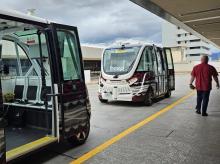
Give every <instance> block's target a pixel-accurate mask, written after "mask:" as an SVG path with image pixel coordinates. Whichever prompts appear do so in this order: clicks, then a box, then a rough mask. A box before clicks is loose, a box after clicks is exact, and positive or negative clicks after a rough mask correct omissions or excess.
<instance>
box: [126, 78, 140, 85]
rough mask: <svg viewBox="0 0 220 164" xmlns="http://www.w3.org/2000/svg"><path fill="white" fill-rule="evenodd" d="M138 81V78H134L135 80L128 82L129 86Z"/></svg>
mask: <svg viewBox="0 0 220 164" xmlns="http://www.w3.org/2000/svg"><path fill="white" fill-rule="evenodd" d="M137 81H138V78H137V77H133V78H131V79H129V80H128V83H129V85H132V84H134V83H135V82H137Z"/></svg>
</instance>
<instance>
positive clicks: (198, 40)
mask: <svg viewBox="0 0 220 164" xmlns="http://www.w3.org/2000/svg"><path fill="white" fill-rule="evenodd" d="M200 41H201V39H195V40H190V42H200Z"/></svg>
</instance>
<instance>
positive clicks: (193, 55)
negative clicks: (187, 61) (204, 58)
mask: <svg viewBox="0 0 220 164" xmlns="http://www.w3.org/2000/svg"><path fill="white" fill-rule="evenodd" d="M189 56H200V54H189Z"/></svg>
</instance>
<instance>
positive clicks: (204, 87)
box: [189, 56, 219, 116]
mask: <svg viewBox="0 0 220 164" xmlns="http://www.w3.org/2000/svg"><path fill="white" fill-rule="evenodd" d="M208 61H209V58H208V56H202V58H201V64H198V65H196V66H195V67H194V68H193V70H192V73H191V79H190V84H189V85H190V88H191V89H195V88H196V90H197V105H196V113H197V114H201V108H202V116H208V114H207V112H206V111H207V107H208V103H209V95H210V91H211V89H212V77H213V79H214V80H215V82H216V87H217V89H219V80H218V72H217V71H216V69H215V67H213V66H211V65H209V64H208ZM195 79H196V82H195V84H196V87H194V86H193V81H194V80H195Z"/></svg>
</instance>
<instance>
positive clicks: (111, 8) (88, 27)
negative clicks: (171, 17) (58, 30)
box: [1, 0, 161, 43]
mask: <svg viewBox="0 0 220 164" xmlns="http://www.w3.org/2000/svg"><path fill="white" fill-rule="evenodd" d="M1 6H3V7H4V6H5V7H7V8H12V9H16V10H19V11H22V12H26V11H27V9H29V8H35V9H36V15H37V16H40V17H43V18H47V19H49V20H54V21H56V22H60V23H65V24H70V25H74V26H77V27H78V30H79V35H80V40H81V42H83V43H109V42H114V41H115V40H117V39H119V38H123V39H132V38H141V39H144V40H150V41H153V42H161V19H160V18H158V17H157V16H155V15H153V14H151V13H150V12H148V11H146V10H144V9H142V8H141V7H139V6H137V5H136V4H134V3H132V2H130V1H128V0H120V1H118V0H111V1H109V0H86V1H85V0H84V1H82V0H45V1H30V0H19V1H14V0H1Z"/></svg>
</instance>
